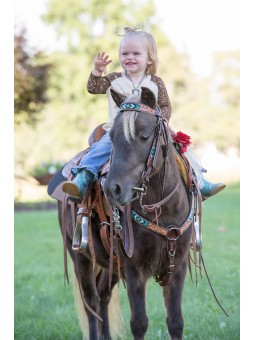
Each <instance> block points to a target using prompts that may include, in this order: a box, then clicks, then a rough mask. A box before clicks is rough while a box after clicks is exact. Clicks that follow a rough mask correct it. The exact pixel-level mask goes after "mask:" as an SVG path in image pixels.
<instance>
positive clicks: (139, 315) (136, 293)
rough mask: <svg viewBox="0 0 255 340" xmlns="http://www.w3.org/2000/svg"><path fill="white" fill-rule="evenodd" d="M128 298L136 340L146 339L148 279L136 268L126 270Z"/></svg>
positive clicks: (132, 329) (131, 323)
mask: <svg viewBox="0 0 255 340" xmlns="http://www.w3.org/2000/svg"><path fill="white" fill-rule="evenodd" d="M125 275H126V281H127V289H128V297H129V303H130V308H131V318H130V327H131V331H132V334H133V336H134V339H135V340H142V339H144V336H145V333H146V331H147V328H148V317H147V315H146V309H145V285H146V281H147V279H146V278H145V277H144V275H143V273H142V272H141V271H138V270H137V269H136V268H134V267H130V268H125Z"/></svg>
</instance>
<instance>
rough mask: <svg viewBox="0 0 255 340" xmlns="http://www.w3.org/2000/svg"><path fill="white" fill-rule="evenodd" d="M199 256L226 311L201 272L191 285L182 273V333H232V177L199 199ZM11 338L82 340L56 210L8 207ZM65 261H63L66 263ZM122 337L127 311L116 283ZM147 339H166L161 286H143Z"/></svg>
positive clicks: (235, 239)
mask: <svg viewBox="0 0 255 340" xmlns="http://www.w3.org/2000/svg"><path fill="white" fill-rule="evenodd" d="M202 224H203V225H202V230H203V256H204V260H205V264H206V268H207V271H208V273H209V276H210V279H211V282H212V285H213V287H214V289H215V292H216V294H217V297H218V299H219V300H220V302H221V303H222V304H223V306H224V308H225V309H226V311H227V312H228V314H229V318H228V317H226V316H225V315H224V314H223V312H222V311H221V309H220V308H219V306H218V305H217V303H216V302H215V300H214V298H213V295H212V293H211V290H210V287H209V285H208V282H207V279H206V277H205V275H204V274H203V278H202V280H199V282H198V286H197V287H196V286H195V284H194V283H192V282H191V280H190V277H189V275H187V278H186V282H185V288H184V295H183V317H184V322H185V328H184V339H196V340H197V339H201V340H202V339H203V340H204V339H209V340H211V339H213V340H217V339H220V340H221V339H229V340H230V339H231V340H234V339H239V338H240V330H239V328H240V318H239V311H240V308H239V303H240V299H239V260H240V250H239V249H240V247H239V246H240V244H239V184H235V185H229V186H228V187H227V188H226V189H225V190H224V191H223V192H222V193H220V194H219V195H217V196H215V197H213V198H211V199H209V200H208V201H206V202H205V204H204V208H203V217H202ZM14 256H15V257H14V258H15V268H14V270H15V339H26V340H28V339H29V340H30V339H38V340H41V339H42V340H44V339H45V340H46V339H47V340H48V339H67V340H71V339H81V332H80V329H79V324H78V320H77V316H76V311H75V307H74V303H73V296H72V287H71V285H70V286H68V285H65V284H64V274H63V273H64V271H63V246H62V237H61V234H60V230H59V226H58V221H57V213H56V210H49V211H29V212H16V213H15V255H14ZM69 268H70V266H69ZM120 299H121V307H122V312H123V317H124V321H125V326H126V329H127V332H126V334H127V336H126V339H127V340H128V339H132V336H131V334H130V330H129V317H130V310H129V304H128V300H127V294H126V291H125V289H124V288H123V286H122V285H120ZM147 314H148V318H149V320H150V322H149V328H148V332H147V334H146V340H155V339H159V340H163V339H169V337H168V333H167V331H166V324H165V310H164V303H163V298H162V291H161V287H160V286H159V285H157V284H156V283H155V282H154V281H153V280H151V281H150V282H149V284H148V289H147Z"/></svg>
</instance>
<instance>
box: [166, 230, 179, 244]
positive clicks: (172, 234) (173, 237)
mask: <svg viewBox="0 0 255 340" xmlns="http://www.w3.org/2000/svg"><path fill="white" fill-rule="evenodd" d="M167 229H168V230H167V239H168V240H169V241H177V240H178V238H179V237H180V235H179V232H178V231H179V228H177V227H168V228H167Z"/></svg>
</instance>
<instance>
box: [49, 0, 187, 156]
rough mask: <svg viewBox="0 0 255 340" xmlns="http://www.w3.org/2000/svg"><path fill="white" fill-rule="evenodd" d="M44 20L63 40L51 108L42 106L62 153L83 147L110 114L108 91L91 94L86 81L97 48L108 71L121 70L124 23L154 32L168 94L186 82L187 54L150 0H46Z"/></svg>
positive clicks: (55, 58) (56, 58) (56, 61)
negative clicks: (168, 34) (162, 25)
mask: <svg viewBox="0 0 255 340" xmlns="http://www.w3.org/2000/svg"><path fill="white" fill-rule="evenodd" d="M43 20H44V21H45V22H46V23H47V24H49V25H51V26H53V27H54V30H55V32H56V34H57V36H58V38H59V40H61V41H63V42H65V48H64V50H63V51H62V52H58V53H54V55H52V62H53V63H54V65H56V69H54V73H51V87H50V89H49V91H48V95H49V97H50V99H51V110H50V111H51V112H45V128H46V129H47V131H49V126H48V124H49V122H51V124H52V125H53V126H55V127H58V131H57V130H54V131H50V134H54V136H53V135H52V136H51V135H48V138H54V147H55V148H56V150H62V156H64V157H71V155H72V154H73V153H74V152H75V150H76V151H79V147H80V148H82V147H86V146H87V137H88V134H89V133H90V131H92V129H93V128H94V127H95V126H97V125H98V124H100V123H103V122H105V121H106V120H107V119H108V115H107V97H106V96H105V95H96V96H95V95H91V94H89V93H88V92H87V90H86V83H87V79H88V77H89V74H90V72H91V69H92V68H93V60H94V58H95V55H96V54H97V53H98V52H99V51H101V52H102V51H105V52H106V53H108V54H109V55H110V58H111V59H112V60H113V62H112V63H111V64H110V65H109V67H108V72H114V71H121V68H120V65H119V56H118V54H119V51H118V47H119V42H120V39H121V35H122V34H123V33H124V30H123V28H124V27H125V26H131V27H135V26H136V25H137V24H139V25H140V26H141V28H143V29H145V30H147V31H149V32H151V33H152V34H153V36H154V37H155V40H156V41H157V45H158V50H159V58H160V65H159V70H158V75H159V76H161V77H162V79H163V80H164V81H165V83H166V86H167V89H168V91H169V96H170V98H171V100H172V98H176V95H175V93H177V92H180V91H181V90H182V91H184V89H185V87H188V79H189V73H188V72H189V70H188V62H187V56H186V55H184V54H183V53H179V52H178V51H177V50H176V49H175V48H174V47H173V45H172V44H171V43H170V41H169V39H168V38H167V37H166V35H165V34H164V33H163V32H162V31H161V30H160V29H159V25H158V22H157V20H156V18H155V8H154V4H153V1H152V0H144V1H139V2H137V1H134V0H114V1H111V2H109V1H106V0H89V1H84V0H73V1H69V0H68V1H65V2H63V1H61V0H50V1H48V4H47V12H46V14H45V15H44V16H43ZM180 89H181V90H180ZM175 104H176V106H177V105H178V102H177V100H176V103H175ZM53 106H55V110H52V109H53ZM52 111H54V113H53V114H54V117H52ZM46 115H47V119H46ZM46 124H47V127H46ZM60 144H61V145H62V146H60ZM79 145H80V146H79Z"/></svg>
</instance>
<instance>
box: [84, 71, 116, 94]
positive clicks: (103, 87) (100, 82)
mask: <svg viewBox="0 0 255 340" xmlns="http://www.w3.org/2000/svg"><path fill="white" fill-rule="evenodd" d="M119 77H121V73H118V72H114V73H109V74H107V75H106V76H103V77H100V76H99V77H97V76H94V74H93V73H92V72H91V73H90V76H89V79H88V83H87V90H88V92H89V93H91V94H105V93H106V91H107V90H108V88H109V87H110V86H111V82H112V81H113V80H114V79H116V78H119Z"/></svg>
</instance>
